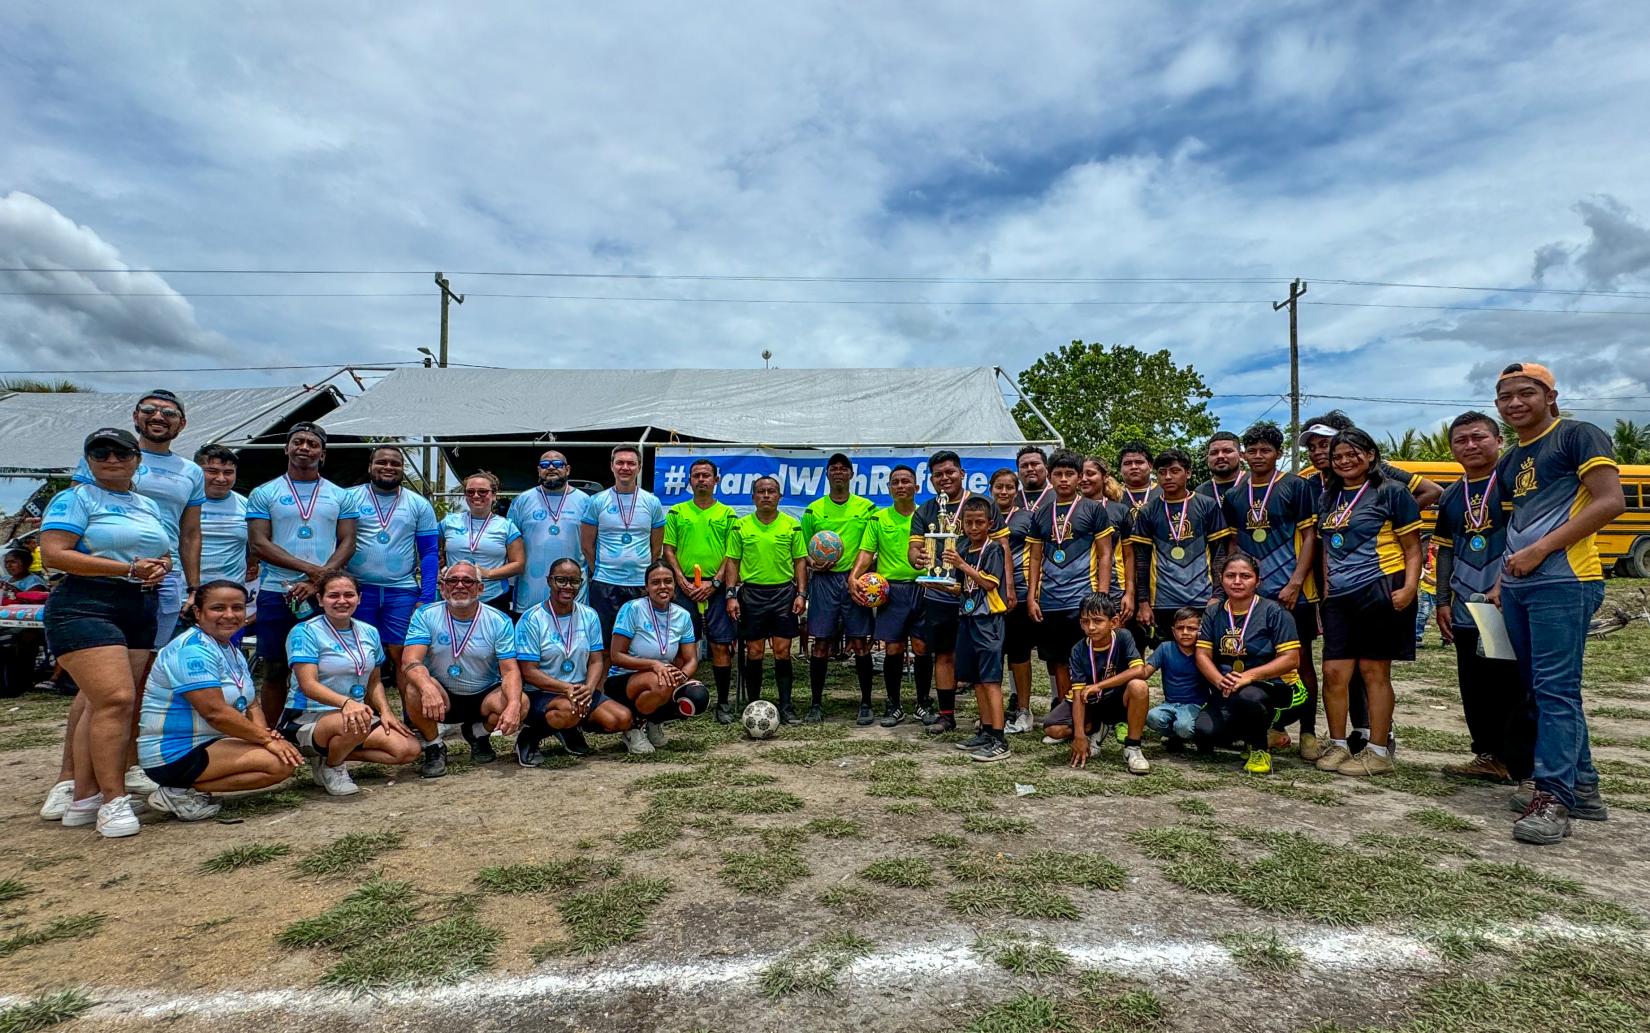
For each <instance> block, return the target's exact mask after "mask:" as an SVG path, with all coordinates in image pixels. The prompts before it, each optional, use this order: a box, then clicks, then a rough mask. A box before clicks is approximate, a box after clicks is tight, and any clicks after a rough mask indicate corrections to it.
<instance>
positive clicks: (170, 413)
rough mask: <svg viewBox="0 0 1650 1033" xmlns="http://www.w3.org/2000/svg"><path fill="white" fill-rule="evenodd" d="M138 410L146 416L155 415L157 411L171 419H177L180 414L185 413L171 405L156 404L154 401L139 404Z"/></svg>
mask: <svg viewBox="0 0 1650 1033" xmlns="http://www.w3.org/2000/svg"><path fill="white" fill-rule="evenodd" d="M137 411H138V412H139V413H141V414H142V415H144V416H154V415H155V414H156V413H159V414H160V415H162V416H164V417H166V418H167V419H169V420H175V419H177V418H178V417H179V416H182V415H183V413H182V412H180V411H179V410H177V409H174V408H172V407H171V406H170V405H154V404H152V403H145V404H143V405H140V406H138V407H137Z"/></svg>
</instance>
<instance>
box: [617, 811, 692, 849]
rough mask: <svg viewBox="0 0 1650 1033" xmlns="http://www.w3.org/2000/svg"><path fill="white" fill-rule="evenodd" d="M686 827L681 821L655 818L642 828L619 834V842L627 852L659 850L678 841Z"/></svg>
mask: <svg viewBox="0 0 1650 1033" xmlns="http://www.w3.org/2000/svg"><path fill="white" fill-rule="evenodd" d="M684 827H685V825H684V824H683V823H682V822H680V821H674V820H668V819H663V818H655V819H653V820H650V821H647V822H645V823H644V824H643V825H642V826H641V827H640V828H636V829H632V830H631V831H629V832H626V833H624V834H623V835H621V836H619V837H618V838H617V842H618V844H619V846H620V848H622V849H623V850H624V851H625V853H627V854H628V853H639V852H641V851H643V850H657V849H659V848H660V847H664V846H669V845H671V844H672V843H674V842H676V841H677V839H678V838H680V837H681V835H682V829H683V828H684Z"/></svg>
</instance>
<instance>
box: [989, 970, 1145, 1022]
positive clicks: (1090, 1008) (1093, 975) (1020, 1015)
mask: <svg viewBox="0 0 1650 1033" xmlns="http://www.w3.org/2000/svg"><path fill="white" fill-rule="evenodd" d="M1167 1018H1168V1012H1167V1009H1165V1008H1164V1006H1163V1002H1162V1001H1161V1000H1159V999H1158V997H1157V995H1156V994H1154V993H1152V992H1151V991H1150V990H1147V989H1145V988H1144V987H1140V986H1138V985H1136V984H1132V983H1129V982H1127V981H1125V980H1121V979H1118V978H1116V977H1114V976H1110V975H1107V974H1105V973H1101V972H1084V973H1082V974H1081V975H1080V976H1078V979H1077V986H1076V988H1075V992H1069V993H1066V994H1064V995H1061V996H1054V995H1045V994H1033V993H1026V992H1021V993H1018V994H1015V995H1014V996H1013V997H1010V998H1009V999H1008V1000H1006V1001H1003V1002H1001V1003H999V1004H996V1005H994V1006H992V1007H991V1008H990V1009H989V1010H988V1011H986V1012H985V1014H983V1015H981V1016H980V1017H979V1018H977V1019H975V1020H974V1021H973V1022H971V1023H969V1025H968V1026H966V1027H965V1030H966V1033H1045V1031H1047V1033H1076V1031H1081V1030H1087V1031H1090V1033H1125V1031H1128V1033H1149V1031H1151V1030H1156V1029H1161V1028H1163V1026H1164V1025H1165V1023H1166V1021H1167Z"/></svg>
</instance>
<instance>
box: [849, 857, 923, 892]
mask: <svg viewBox="0 0 1650 1033" xmlns="http://www.w3.org/2000/svg"><path fill="white" fill-rule="evenodd" d="M859 875H860V878H862V879H866V880H869V881H871V882H880V883H882V884H883V885H884V886H897V887H899V888H900V889H912V890H925V889H928V888H929V887H930V886H932V885H934V866H933V865H932V864H930V863H929V862H928V861H926V860H924V859H923V858H920V857H887V858H883V859H882V860H880V861H872V862H871V863H870V864H868V865H866V866H865V868H864V869H862V870H861V871H860V873H859Z"/></svg>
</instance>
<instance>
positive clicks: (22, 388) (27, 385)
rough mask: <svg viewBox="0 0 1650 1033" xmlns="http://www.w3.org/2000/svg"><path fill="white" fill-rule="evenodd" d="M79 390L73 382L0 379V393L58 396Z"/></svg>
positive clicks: (25, 378) (17, 378)
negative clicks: (13, 392) (11, 392)
mask: <svg viewBox="0 0 1650 1033" xmlns="http://www.w3.org/2000/svg"><path fill="white" fill-rule="evenodd" d="M79 390H80V385H79V384H76V383H75V382H74V381H72V380H57V381H51V380H34V379H31V378H28V377H8V378H5V379H0V393H4V392H6V391H16V392H18V393H20V394H58V393H61V392H66V391H79Z"/></svg>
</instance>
